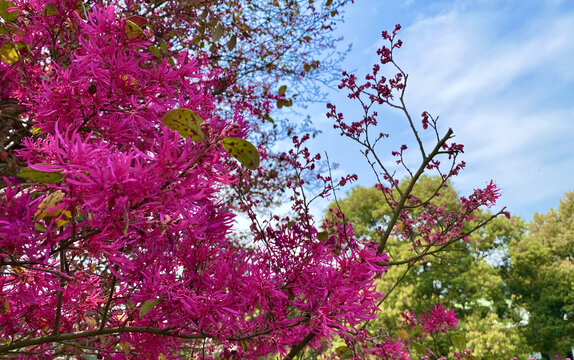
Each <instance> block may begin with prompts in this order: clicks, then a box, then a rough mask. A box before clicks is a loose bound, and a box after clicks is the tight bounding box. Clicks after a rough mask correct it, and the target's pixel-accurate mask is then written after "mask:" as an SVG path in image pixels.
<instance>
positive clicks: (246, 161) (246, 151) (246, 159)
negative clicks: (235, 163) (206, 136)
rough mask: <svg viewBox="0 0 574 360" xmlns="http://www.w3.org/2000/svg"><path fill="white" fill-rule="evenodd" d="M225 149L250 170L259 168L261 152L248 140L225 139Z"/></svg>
mask: <svg viewBox="0 0 574 360" xmlns="http://www.w3.org/2000/svg"><path fill="white" fill-rule="evenodd" d="M222 143H223V148H224V149H225V151H227V152H228V153H229V155H231V156H233V157H234V158H236V159H237V160H239V162H240V163H241V164H242V165H243V166H245V167H246V168H248V169H250V170H255V169H257V168H258V167H259V152H257V148H256V147H255V146H254V145H253V144H251V143H250V142H249V141H247V140H243V139H238V138H234V137H228V138H225V139H223V141H222Z"/></svg>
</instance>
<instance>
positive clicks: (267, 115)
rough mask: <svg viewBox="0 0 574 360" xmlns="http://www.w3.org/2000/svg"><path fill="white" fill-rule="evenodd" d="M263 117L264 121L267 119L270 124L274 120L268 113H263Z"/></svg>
mask: <svg viewBox="0 0 574 360" xmlns="http://www.w3.org/2000/svg"><path fill="white" fill-rule="evenodd" d="M263 119H264V120H266V121H269V122H270V123H272V124H275V121H274V120H273V118H272V117H271V116H269V114H265V115H263Z"/></svg>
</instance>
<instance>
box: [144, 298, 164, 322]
mask: <svg viewBox="0 0 574 360" xmlns="http://www.w3.org/2000/svg"><path fill="white" fill-rule="evenodd" d="M157 304H159V299H154V300H146V301H144V303H143V304H142V306H141V307H140V318H143V317H144V316H146V314H147V313H148V312H150V311H151V309H153V308H154V307H155V306H156V305H157Z"/></svg>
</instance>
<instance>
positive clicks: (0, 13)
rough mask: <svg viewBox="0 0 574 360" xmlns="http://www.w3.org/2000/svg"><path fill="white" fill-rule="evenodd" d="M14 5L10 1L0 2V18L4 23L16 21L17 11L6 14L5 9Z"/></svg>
mask: <svg viewBox="0 0 574 360" xmlns="http://www.w3.org/2000/svg"><path fill="white" fill-rule="evenodd" d="M14 6H16V5H14V3H13V2H12V1H0V17H1V18H2V19H4V20H6V21H14V20H16V14H18V12H17V11H14V12H8V11H6V9H8V8H11V7H14Z"/></svg>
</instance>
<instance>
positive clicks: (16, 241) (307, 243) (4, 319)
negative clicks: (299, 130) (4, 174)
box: [0, 0, 388, 359]
mask: <svg viewBox="0 0 574 360" xmlns="http://www.w3.org/2000/svg"><path fill="white" fill-rule="evenodd" d="M14 3H15V4H16V6H15V7H14V9H11V11H14V12H15V13H16V14H17V19H16V20H15V21H14V22H13V23H11V24H9V25H8V26H10V27H11V28H13V29H14V31H11V32H8V33H2V34H0V42H2V43H10V44H24V45H22V47H21V49H20V50H21V51H20V52H19V59H18V61H16V62H0V74H1V78H2V81H3V82H6V83H10V84H12V86H11V87H10V89H11V92H10V93H9V94H8V95H7V96H10V97H12V98H16V99H18V101H19V102H20V103H21V104H23V105H25V107H26V109H27V111H26V112H25V113H24V114H23V115H22V116H28V117H30V118H31V119H32V120H33V123H34V126H35V128H36V129H37V135H35V136H34V137H31V138H28V139H26V140H25V141H24V142H23V147H22V148H21V149H20V151H19V153H18V154H19V156H20V157H21V158H22V159H23V160H24V161H25V162H26V163H27V165H28V167H29V168H31V169H35V170H37V171H40V172H48V173H57V174H61V176H62V178H61V179H58V180H56V181H54V182H48V183H44V182H36V183H34V182H30V181H28V180H23V179H19V178H4V179H3V181H4V182H5V184H6V186H5V188H4V189H2V193H1V195H0V215H1V218H0V245H1V251H0V268H1V269H2V276H1V277H0V285H1V290H0V308H1V309H2V311H0V324H1V326H0V337H1V338H2V339H3V341H2V342H1V343H0V353H3V352H4V353H5V352H9V351H15V352H21V353H25V354H28V355H27V356H29V357H30V358H34V357H36V358H43V359H50V358H57V357H62V356H80V354H81V353H82V352H83V354H88V353H92V354H99V355H101V356H103V357H105V358H109V359H124V358H133V359H157V358H175V357H176V356H177V354H178V352H180V353H181V354H184V356H192V357H198V358H205V359H211V358H217V357H220V358H221V357H223V358H242V359H258V358H259V357H260V356H266V355H268V354H270V353H277V352H278V353H281V354H286V353H287V351H288V350H289V349H290V348H291V347H292V346H293V345H295V344H297V343H299V342H300V341H301V340H302V339H303V338H305V337H306V336H307V335H308V334H309V333H314V334H316V335H317V338H316V339H315V340H313V341H311V346H316V345H318V344H319V342H318V339H320V338H322V337H329V336H331V335H332V334H337V333H339V334H342V333H344V332H346V331H347V329H348V328H354V327H357V326H358V325H359V324H361V323H363V322H364V321H366V320H369V319H372V318H374V317H375V312H376V310H377V307H376V303H377V301H378V300H379V299H380V298H381V295H380V294H379V293H378V292H377V291H376V289H375V284H374V279H375V277H376V276H378V275H379V274H381V273H383V272H384V271H385V268H384V266H382V265H381V264H384V263H385V262H386V261H387V260H388V256H386V255H385V254H382V253H378V252H377V247H376V244H373V243H363V242H360V241H359V240H357V239H354V237H353V234H352V231H350V229H348V228H341V229H340V231H339V232H338V233H337V234H336V235H335V238H334V239H333V240H332V241H330V242H324V241H322V240H319V239H318V236H317V234H318V232H319V230H318V229H317V227H316V225H315V224H314V222H313V219H312V218H311V217H310V216H307V217H304V218H302V220H303V221H301V222H292V221H279V222H278V224H277V225H276V226H273V227H272V226H269V227H268V228H266V229H265V233H264V234H263V235H264V236H263V235H262V236H263V237H261V238H257V237H256V240H257V241H258V244H260V245H258V246H256V247H254V248H248V247H246V248H240V247H237V246H235V242H234V241H232V239H230V234H231V232H230V229H231V226H232V222H233V218H234V215H233V213H231V212H230V210H229V209H228V207H227V206H226V205H225V199H222V198H221V193H220V189H221V188H222V187H224V186H226V185H228V184H231V183H233V182H234V181H236V178H235V174H236V173H237V170H238V168H237V166H238V165H237V164H235V163H232V162H229V156H228V154H227V153H226V152H225V151H224V149H223V148H222V145H221V140H222V139H223V138H225V137H230V136H232V137H239V138H245V137H246V136H247V132H248V126H247V122H246V121H245V120H244V119H243V118H242V117H241V116H240V115H236V116H234V117H233V118H225V119H224V118H221V117H219V116H218V115H217V113H218V112H217V108H216V107H215V105H214V101H213V98H212V97H211V95H210V90H211V87H210V86H211V85H209V82H206V81H204V80H205V79H212V78H214V77H217V76H218V74H217V73H211V72H210V70H209V68H208V66H207V62H206V61H204V60H203V59H196V58H193V57H191V56H190V55H189V54H187V53H186V52H182V53H180V54H179V55H177V56H175V57H174V58H173V59H172V60H171V61H168V59H163V60H158V59H156V57H155V56H154V55H153V54H152V53H150V51H148V50H147V49H148V46H149V45H150V42H149V40H148V39H149V38H150V37H151V36H153V35H152V34H151V32H150V31H149V30H148V29H146V28H145V27H144V28H143V30H141V31H140V30H138V29H135V30H134V28H133V26H132V25H131V24H129V23H128V22H127V21H126V19H122V18H119V17H118V15H117V14H116V12H115V10H114V8H113V7H102V6H99V5H95V6H93V7H92V8H91V9H89V8H87V6H85V5H82V6H80V8H78V2H77V1H76V0H65V1H53V0H33V1H29V0H27V1H23V0H16V1H14ZM2 91H5V89H3V90H2ZM4 95H6V94H4ZM175 107H178V108H189V109H192V110H193V111H194V112H195V113H196V114H198V116H200V117H201V118H202V119H203V120H204V123H203V124H202V125H201V129H202V132H203V134H204V138H203V140H202V141H198V142H196V141H192V140H191V139H189V138H188V139H184V138H182V137H180V135H179V134H178V133H177V132H174V131H172V130H170V129H168V128H167V127H165V126H162V123H161V119H162V117H163V116H164V115H165V114H166V113H167V112H168V111H170V110H172V109H173V108H175ZM307 153H308V152H307V151H303V148H301V151H299V152H292V153H291V154H290V156H292V157H296V156H307V155H308V154H307ZM262 155H263V156H264V154H262ZM309 159H310V158H309ZM292 161H293V162H294V163H296V160H295V159H294V160H292ZM310 161H311V160H310ZM308 164H309V166H311V165H310V164H311V162H309V163H308ZM297 204H299V205H297ZM295 209H296V210H297V211H300V212H301V213H304V210H305V209H304V206H303V205H301V203H297V202H296V206H295ZM339 237H344V239H345V240H340V239H339ZM343 243H344V244H345V247H344V251H341V246H342V245H341V244H343ZM347 245H348V246H347ZM4 340H6V341H4ZM64 341H65V342H66V344H68V343H69V344H72V345H73V346H57V344H58V343H61V342H64ZM75 346H77V347H75ZM78 349H80V350H78ZM82 349H83V350H82Z"/></svg>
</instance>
